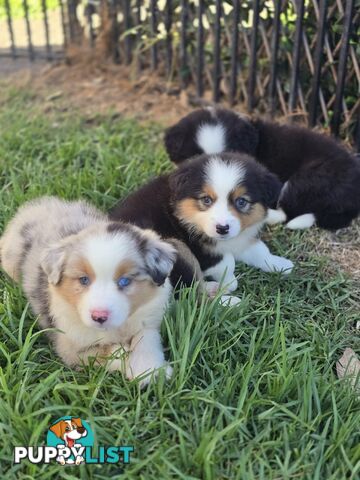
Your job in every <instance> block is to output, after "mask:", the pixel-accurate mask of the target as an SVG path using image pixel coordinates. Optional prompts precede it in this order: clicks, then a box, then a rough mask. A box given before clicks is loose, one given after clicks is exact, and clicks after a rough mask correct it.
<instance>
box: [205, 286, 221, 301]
mask: <svg viewBox="0 0 360 480" xmlns="http://www.w3.org/2000/svg"><path fill="white" fill-rule="evenodd" d="M219 288H220V283H219V282H205V291H206V293H207V294H208V296H209V297H210V298H214V297H216V294H217V293H218V291H219Z"/></svg>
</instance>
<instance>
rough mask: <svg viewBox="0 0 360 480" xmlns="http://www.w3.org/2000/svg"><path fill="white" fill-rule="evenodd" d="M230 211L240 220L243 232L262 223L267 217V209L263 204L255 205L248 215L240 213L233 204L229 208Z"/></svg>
mask: <svg viewBox="0 0 360 480" xmlns="http://www.w3.org/2000/svg"><path fill="white" fill-rule="evenodd" d="M229 209H230V210H231V211H232V213H233V215H236V216H237V217H238V218H239V219H240V222H241V230H245V229H246V228H249V227H251V226H252V225H255V224H256V223H259V222H262V221H263V220H264V219H265V217H266V209H265V207H264V205H262V204H261V203H253V204H252V205H251V206H250V210H249V211H248V212H247V213H246V212H244V213H242V212H239V210H237V209H236V208H235V207H234V206H233V205H232V204H231V205H230V206H229Z"/></svg>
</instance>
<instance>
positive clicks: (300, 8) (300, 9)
mask: <svg viewBox="0 0 360 480" xmlns="http://www.w3.org/2000/svg"><path fill="white" fill-rule="evenodd" d="M295 3H296V27H295V42H294V49H293V65H292V75H291V83H290V85H291V86H290V95H289V111H290V113H292V112H293V111H294V110H295V106H296V101H297V93H298V92H297V90H298V82H299V65H300V54H301V37H302V24H303V18H304V0H296V2H295Z"/></svg>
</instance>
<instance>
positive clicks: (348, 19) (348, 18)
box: [331, 0, 354, 136]
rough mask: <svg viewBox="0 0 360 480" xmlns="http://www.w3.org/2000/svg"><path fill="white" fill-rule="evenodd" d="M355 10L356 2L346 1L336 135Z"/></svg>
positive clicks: (339, 67)
mask: <svg viewBox="0 0 360 480" xmlns="http://www.w3.org/2000/svg"><path fill="white" fill-rule="evenodd" d="M353 10H354V0H347V1H346V9H345V15H344V30H343V34H342V37H341V50H340V58H339V65H338V70H337V84H336V92H335V101H334V116H333V119H332V122H331V131H332V133H333V134H334V135H336V136H338V135H339V128H340V117H341V114H342V101H343V96H344V86H345V76H346V61H347V56H348V51H349V40H350V35H351V27H352V20H353V18H352V15H353Z"/></svg>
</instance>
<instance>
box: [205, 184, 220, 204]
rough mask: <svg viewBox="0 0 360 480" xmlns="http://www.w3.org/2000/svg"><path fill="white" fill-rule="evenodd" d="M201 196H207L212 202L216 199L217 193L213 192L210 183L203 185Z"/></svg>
mask: <svg viewBox="0 0 360 480" xmlns="http://www.w3.org/2000/svg"><path fill="white" fill-rule="evenodd" d="M202 196H204V197H205V196H207V197H210V198H211V199H212V201H213V202H215V201H216V200H217V195H216V193H215V190H214V189H213V188H212V186H211V185H205V186H204V188H203V190H202Z"/></svg>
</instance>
